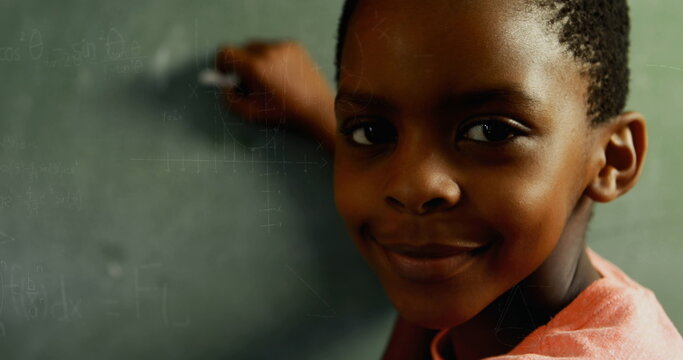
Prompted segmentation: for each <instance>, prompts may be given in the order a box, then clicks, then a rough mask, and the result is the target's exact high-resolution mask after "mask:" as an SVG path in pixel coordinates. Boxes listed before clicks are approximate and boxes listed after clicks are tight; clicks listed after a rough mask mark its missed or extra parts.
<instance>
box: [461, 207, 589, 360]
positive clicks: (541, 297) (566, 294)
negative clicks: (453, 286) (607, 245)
mask: <svg viewBox="0 0 683 360" xmlns="http://www.w3.org/2000/svg"><path fill="white" fill-rule="evenodd" d="M574 210H575V211H574V212H573V213H572V217H571V218H570V219H569V221H568V223H567V226H566V228H565V230H564V232H563V234H562V236H561V238H560V240H559V241H558V243H557V245H556V246H555V249H554V250H553V252H552V253H551V254H550V256H549V257H548V258H547V259H546V260H545V261H544V262H543V264H542V265H541V266H540V267H539V268H538V269H537V270H536V271H534V272H533V273H532V274H531V275H529V276H528V277H527V278H525V279H524V280H522V281H521V282H520V283H519V284H517V285H516V286H514V287H513V288H512V289H510V290H508V291H507V292H505V293H504V294H503V295H501V296H500V297H498V299H496V300H495V301H494V302H492V303H491V304H490V305H489V306H487V307H486V308H485V309H484V310H482V311H481V312H480V313H479V314H477V316H475V317H474V318H472V319H471V320H469V321H468V322H466V323H464V324H462V325H459V326H457V327H455V328H453V329H451V331H450V333H449V337H450V343H451V349H452V351H453V352H454V354H457V359H458V360H469V359H481V358H483V357H487V356H493V355H500V354H504V353H507V352H509V351H510V350H511V349H512V348H513V347H514V346H516V345H517V344H519V343H520V342H521V341H522V340H523V339H524V338H525V337H526V336H527V335H529V334H530V333H531V332H532V331H534V330H535V329H536V328H537V327H539V326H542V325H545V324H546V323H547V322H548V321H549V320H550V319H551V318H552V317H553V316H555V315H556V314H557V313H558V312H560V310H562V309H563V308H565V307H566V306H567V305H569V303H570V302H572V300H574V299H575V298H576V297H577V296H578V295H579V293H581V291H583V290H584V289H585V288H587V287H588V286H589V285H590V284H591V283H592V282H593V281H595V280H597V279H599V278H600V275H599V274H598V272H597V271H596V270H595V268H593V265H592V264H591V262H590V260H589V259H588V254H587V253H586V244H585V232H586V226H587V224H588V221H589V220H590V216H591V200H590V199H588V198H586V197H585V196H584V197H582V199H581V200H580V201H579V202H578V204H577V205H576V208H575V209H574Z"/></svg>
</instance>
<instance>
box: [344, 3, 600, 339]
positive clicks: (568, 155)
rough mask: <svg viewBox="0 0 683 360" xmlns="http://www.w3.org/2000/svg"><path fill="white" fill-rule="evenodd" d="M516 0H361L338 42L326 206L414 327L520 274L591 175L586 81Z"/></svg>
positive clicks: (439, 322) (442, 323) (552, 239)
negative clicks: (331, 183)
mask: <svg viewBox="0 0 683 360" xmlns="http://www.w3.org/2000/svg"><path fill="white" fill-rule="evenodd" d="M516 3H517V2H516V1H487V0H478V1H452V0H432V1H428V2H424V1H410V0H400V1H396V0H371V1H362V2H361V3H360V4H359V5H358V8H357V9H356V11H355V13H354V16H353V18H352V20H351V23H350V26H349V30H348V33H347V35H346V39H345V48H344V53H343V58H342V61H341V72H340V82H339V92H338V99H337V103H336V114H337V121H338V124H339V126H340V127H341V129H342V130H346V131H347V133H349V134H348V135H347V136H346V135H342V134H340V133H338V134H337V139H336V148H335V198H336V203H337V208H338V210H339V212H340V214H341V215H342V217H343V218H344V220H345V222H346V224H347V225H348V228H349V230H350V233H351V236H352V238H353V240H354V242H355V244H356V245H357V247H358V248H359V250H360V252H361V254H362V255H363V256H364V257H365V258H366V259H367V261H368V262H369V263H370V264H371V266H372V267H373V268H374V270H375V271H376V272H377V273H378V275H379V277H380V280H381V281H382V283H383V285H384V287H385V290H386V291H387V293H388V295H389V297H390V299H391V300H392V302H393V304H394V305H395V306H396V308H397V309H398V311H399V312H400V313H401V314H402V315H403V316H404V317H405V318H406V319H408V320H410V321H412V322H414V323H416V324H420V325H422V326H424V327H431V328H444V327H449V326H454V325H457V324H460V323H463V322H464V321H466V320H468V319H470V318H472V317H473V316H474V315H476V314H477V313H478V312H479V311H481V310H482V309H483V308H484V307H486V306H487V305H488V304H490V303H491V302H492V301H494V300H495V299H496V298H497V297H498V296H500V295H501V294H502V293H504V292H505V291H506V290H508V289H510V288H511V287H513V286H514V285H515V284H517V283H519V282H520V281H521V280H523V279H524V278H525V277H527V276H529V275H530V274H531V273H532V272H533V271H534V270H535V269H536V268H538V267H539V265H541V263H543V262H544V260H546V258H547V257H548V255H549V254H550V253H551V251H552V250H553V248H554V247H555V245H556V243H557V241H558V239H559V238H560V236H561V234H562V231H563V229H564V227H565V224H566V223H567V220H568V218H569V217H570V216H571V214H572V211H573V210H574V205H575V204H576V203H577V201H578V199H579V198H580V197H581V196H583V192H584V189H585V188H586V187H587V186H588V184H589V183H590V181H591V179H592V177H593V175H595V174H594V172H595V169H594V167H593V168H590V166H589V165H588V163H589V161H588V149H589V148H590V145H591V144H592V142H594V141H595V140H594V136H593V133H592V132H591V127H590V125H589V123H588V120H587V118H586V87H587V82H586V81H585V79H584V78H583V77H582V76H581V75H580V69H579V67H578V65H577V64H576V63H574V61H573V60H572V58H571V57H570V56H569V55H567V54H565V53H564V52H563V51H562V48H561V46H560V45H559V43H558V40H557V36H556V35H554V34H552V33H551V32H550V31H549V30H548V28H547V27H546V23H545V19H544V18H543V17H542V16H540V15H539V14H537V13H533V12H532V13H529V12H524V11H520V10H518V9H517V8H516V7H515V6H517V5H518V4H516ZM424 245H430V246H431V245H438V246H432V247H431V248H423V247H422V246H424ZM439 246H441V247H439ZM447 247H448V248H447ZM435 257H441V258H439V259H437V258H435Z"/></svg>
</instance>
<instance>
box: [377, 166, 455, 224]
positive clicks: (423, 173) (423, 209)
mask: <svg viewBox="0 0 683 360" xmlns="http://www.w3.org/2000/svg"><path fill="white" fill-rule="evenodd" d="M393 160H395V161H392V162H391V163H392V164H393V166H392V169H391V171H389V172H388V176H389V180H388V182H387V184H386V187H385V194H384V195H385V196H384V200H385V202H386V203H387V204H388V205H389V206H391V207H392V208H394V209H396V210H398V211H401V212H410V213H413V214H416V215H424V214H428V213H433V212H438V211H444V210H447V209H450V208H451V207H453V206H455V205H456V204H457V203H458V201H459V200H460V196H461V190H460V187H459V186H458V184H457V183H456V181H455V179H454V177H453V175H454V174H453V171H452V166H451V164H449V163H448V162H447V160H446V159H444V158H442V157H440V156H438V155H437V154H429V155H425V154H424V153H422V154H412V155H407V156H401V157H400V158H396V159H393Z"/></svg>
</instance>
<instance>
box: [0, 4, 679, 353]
mask: <svg viewBox="0 0 683 360" xmlns="http://www.w3.org/2000/svg"><path fill="white" fill-rule="evenodd" d="M341 4H342V1H341V0H334V1H330V0H325V1H320V0H296V1H294V0H244V1H236V0H223V1H213V0H211V1H208V0H207V1H194V2H191V1H180V0H167V1H158V0H157V1H151V0H150V1H130V0H120V1H106V2H105V1H94V0H91V1H78V0H64V1H37V0H22V1H18V0H13V1H8V0H3V1H0V358H3V359H122V358H126V359H150V358H164V359H272V358H291V359H304V358H311V359H366V358H367V359H372V358H378V357H379V355H380V354H381V351H382V350H383V347H384V342H385V340H386V338H387V335H388V333H389V330H390V327H391V324H392V321H393V316H394V312H393V310H392V308H391V306H390V304H389V302H388V300H387V299H386V298H385V296H384V295H383V292H382V290H381V288H380V284H379V282H378V281H377V279H376V278H375V276H374V274H373V273H372V272H371V271H370V270H369V267H368V266H367V265H366V264H365V263H364V261H363V260H362V259H361V258H360V256H359V255H358V254H357V253H356V251H355V249H354V248H353V245H352V243H351V241H350V240H349V238H348V235H347V233H346V229H345V228H344V226H343V223H342V221H341V219H340V218H339V216H338V215H337V213H336V210H335V208H334V202H333V194H332V163H331V161H332V159H331V158H330V157H329V156H328V154H326V153H325V152H324V150H323V149H322V148H321V147H320V145H319V144H318V143H316V142H315V141H313V140H311V139H309V138H306V137H304V136H302V135H300V134H297V133H293V132H292V131H289V130H287V129H285V128H278V127H262V126H255V125H245V124H244V123H242V122H241V120H240V119H238V118H236V117H235V116H234V115H232V114H231V113H230V112H229V111H227V110H226V109H225V108H224V107H223V106H222V103H221V99H220V97H219V96H218V94H217V93H216V92H215V91H214V90H212V89H207V88H203V87H201V86H198V84H197V74H198V72H199V71H200V70H201V69H203V68H206V67H210V66H212V62H213V54H214V51H215V49H216V47H217V46H218V45H220V44H223V43H243V42H245V41H247V40H250V39H254V38H266V39H278V38H293V39H297V40H299V41H301V42H302V43H303V44H304V45H305V46H306V47H307V48H308V49H309V50H310V52H311V54H312V55H313V57H314V58H315V59H316V61H317V62H318V63H319V64H320V65H321V67H322V70H323V72H324V73H325V74H326V75H327V76H328V78H329V79H330V81H331V79H332V74H333V70H334V69H333V61H332V58H333V50H334V38H335V31H336V24H337V18H338V16H339V12H340V8H341ZM631 8H632V19H633V34H632V54H631V68H632V90H631V96H630V100H629V108H631V109H637V110H639V111H641V112H643V113H644V114H645V115H646V116H647V117H648V118H649V130H650V141H651V145H650V153H649V156H648V159H647V165H646V168H645V172H644V174H643V177H642V179H641V182H640V184H639V185H638V186H637V187H636V188H635V189H634V190H633V191H632V192H631V193H629V194H628V195H627V196H626V197H624V198H623V199H619V200H618V201H616V202H615V203H613V204H609V205H601V206H598V207H597V215H596V217H595V219H594V221H593V223H592V226H591V230H590V232H589V243H590V245H591V246H592V247H593V248H594V249H595V250H596V251H597V252H598V253H600V254H601V255H603V256H604V257H606V258H608V259H610V260H611V261H613V262H615V263H616V264H617V265H619V266H620V267H622V269H624V270H625V271H626V272H627V273H628V274H629V275H631V276H632V277H633V278H635V279H636V280H638V281H640V282H641V283H642V284H644V285H645V286H647V287H649V288H651V289H653V290H654V291H655V293H656V294H657V297H658V298H659V300H660V301H661V303H662V304H663V305H664V307H665V309H666V310H667V312H668V314H669V315H670V317H671V318H672V320H673V321H674V322H675V323H676V325H677V326H678V327H679V328H680V327H681V326H683V288H682V287H681V285H680V284H681V276H680V275H679V274H680V272H681V270H683V266H682V265H681V263H682V262H681V258H683V242H682V241H681V239H680V234H681V233H683V221H681V216H682V215H683V195H682V194H681V191H680V188H679V186H680V184H681V183H683V168H682V167H681V160H682V159H681V153H682V151H681V145H680V138H681V135H683V121H681V120H680V119H679V117H680V116H679V114H681V113H683V101H681V99H680V96H681V95H680V94H682V93H683V46H681V45H682V44H681V37H680V34H681V30H683V25H681V24H680V14H683V3H682V2H680V1H678V0H662V1H656V2H654V3H653V2H651V1H646V0H639V1H631Z"/></svg>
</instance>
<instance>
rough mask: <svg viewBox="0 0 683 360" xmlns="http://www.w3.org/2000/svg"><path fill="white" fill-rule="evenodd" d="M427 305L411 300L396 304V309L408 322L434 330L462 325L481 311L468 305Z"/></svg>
mask: <svg viewBox="0 0 683 360" xmlns="http://www.w3.org/2000/svg"><path fill="white" fill-rule="evenodd" d="M425 305H426V306H425ZM425 305H421V306H420V305H416V304H414V303H409V302H406V303H398V304H396V303H395V304H394V306H395V307H396V310H397V311H398V312H399V313H400V314H401V316H402V317H403V318H404V319H406V320H408V322H410V323H412V324H414V325H417V326H419V327H423V328H426V329H434V330H440V329H447V328H452V327H454V326H458V325H462V324H464V323H466V322H467V321H469V320H471V319H472V318H473V317H475V316H476V315H477V314H478V313H479V311H476V310H474V309H469V308H468V307H467V306H456V307H450V308H449V307H446V306H444V304H438V303H434V304H425Z"/></svg>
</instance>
